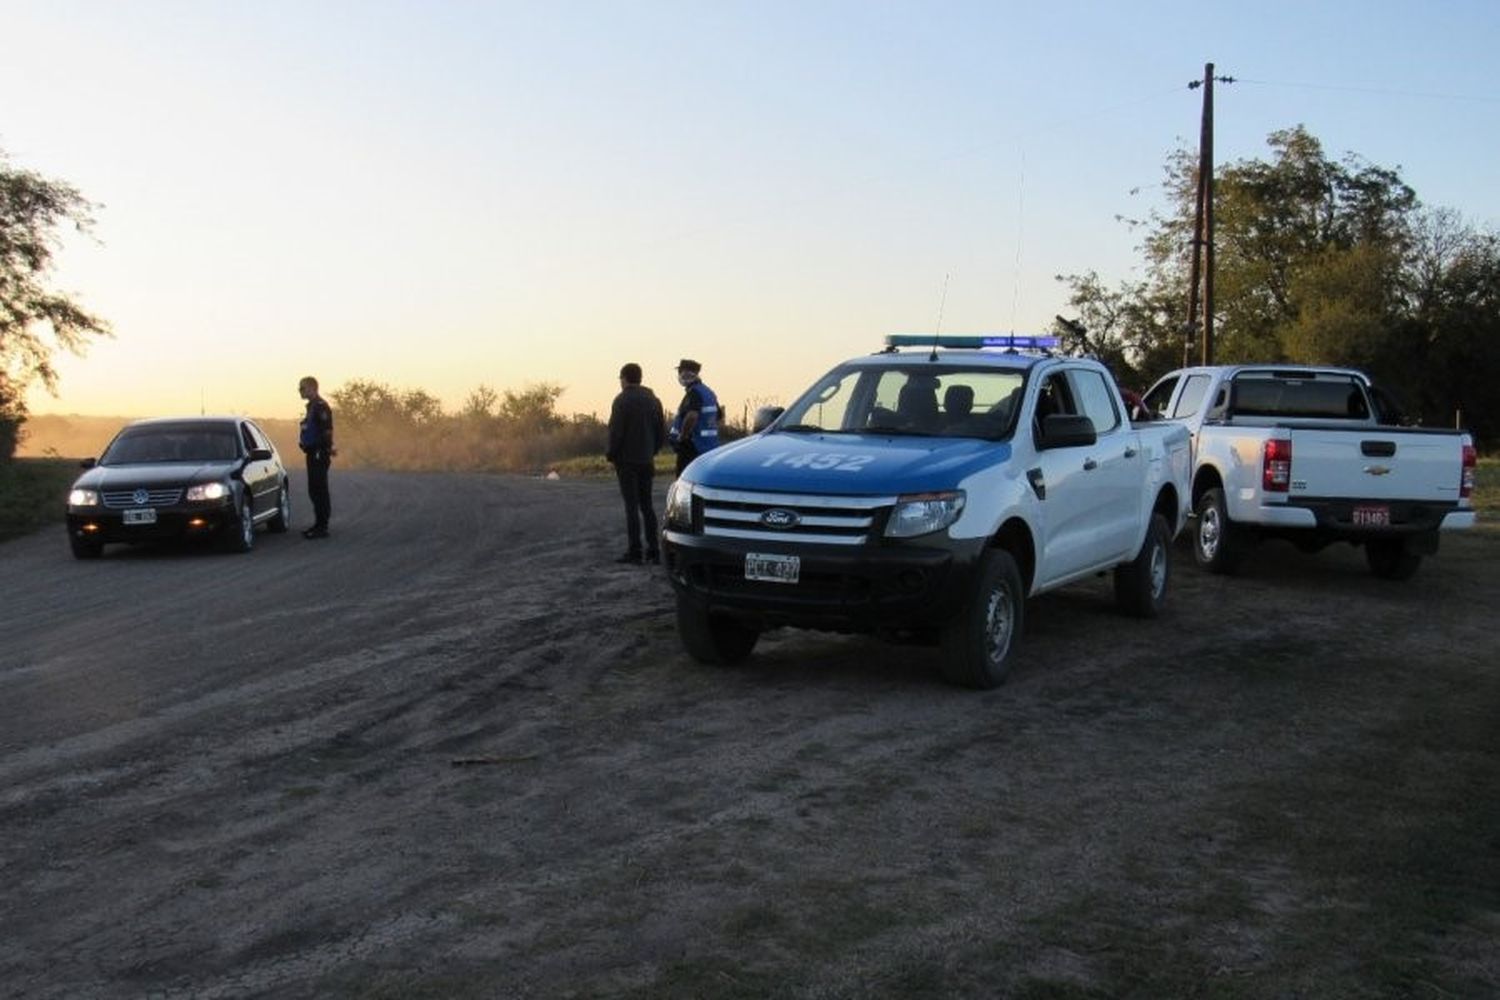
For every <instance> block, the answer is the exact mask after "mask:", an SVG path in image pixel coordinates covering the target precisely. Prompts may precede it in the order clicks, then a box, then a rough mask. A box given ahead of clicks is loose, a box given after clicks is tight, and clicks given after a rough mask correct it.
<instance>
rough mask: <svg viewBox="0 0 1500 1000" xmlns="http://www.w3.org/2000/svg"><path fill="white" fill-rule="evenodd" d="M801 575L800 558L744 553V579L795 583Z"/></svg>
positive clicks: (762, 553)
mask: <svg viewBox="0 0 1500 1000" xmlns="http://www.w3.org/2000/svg"><path fill="white" fill-rule="evenodd" d="M801 574H802V557H801V556H780V555H773V554H770V553H764V552H746V553H745V579H746V580H764V581H765V582H767V583H796V582H797V577H798V576H800V575H801Z"/></svg>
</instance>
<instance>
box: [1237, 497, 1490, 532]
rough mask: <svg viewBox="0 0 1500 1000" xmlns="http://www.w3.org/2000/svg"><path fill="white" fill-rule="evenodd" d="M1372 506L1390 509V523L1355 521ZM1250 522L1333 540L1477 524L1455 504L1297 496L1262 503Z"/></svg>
mask: <svg viewBox="0 0 1500 1000" xmlns="http://www.w3.org/2000/svg"><path fill="white" fill-rule="evenodd" d="M1372 507H1374V508H1384V509H1385V510H1386V511H1388V512H1389V517H1390V523H1389V524H1385V525H1380V526H1378V527H1377V526H1371V525H1367V524H1356V523H1355V521H1354V512H1355V510H1356V509H1357V508H1372ZM1251 524H1252V526H1255V527H1260V528H1267V529H1278V528H1284V529H1293V530H1295V529H1311V530H1316V531H1318V532H1319V533H1320V534H1322V535H1324V536H1326V537H1328V538H1332V539H1342V540H1347V541H1365V540H1368V539H1371V538H1399V537H1402V536H1407V535H1426V534H1431V533H1434V532H1436V531H1439V530H1460V529H1463V528H1470V527H1473V525H1474V512H1473V511H1472V510H1469V509H1467V508H1464V509H1460V508H1459V506H1458V505H1457V504H1453V503H1433V502H1429V501H1420V500H1359V499H1343V498H1338V499H1325V498H1318V497H1298V498H1297V499H1295V500H1291V501H1288V502H1287V503H1284V504H1263V505H1261V506H1260V507H1258V508H1256V516H1255V518H1254V519H1253V520H1252V522H1251Z"/></svg>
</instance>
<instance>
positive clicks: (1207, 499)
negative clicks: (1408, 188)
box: [1193, 489, 1245, 574]
mask: <svg viewBox="0 0 1500 1000" xmlns="http://www.w3.org/2000/svg"><path fill="white" fill-rule="evenodd" d="M1195 513H1196V514H1197V515H1198V521H1197V524H1196V525H1195V526H1194V528H1193V558H1194V560H1196V561H1197V563H1198V565H1199V566H1202V567H1203V568H1204V569H1206V570H1208V571H1209V572H1210V573H1220V574H1229V573H1233V572H1234V571H1235V570H1237V569H1239V566H1240V560H1241V559H1243V558H1244V557H1245V540H1244V537H1243V532H1242V531H1241V529H1239V528H1237V527H1235V525H1234V522H1232V521H1230V520H1229V511H1228V509H1227V508H1226V506H1225V504H1224V491H1223V490H1221V489H1212V490H1209V491H1208V492H1206V493H1204V494H1203V496H1202V497H1200V498H1199V500H1198V508H1197V510H1196V511H1195Z"/></svg>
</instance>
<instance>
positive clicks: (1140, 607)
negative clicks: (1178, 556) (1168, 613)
mask: <svg viewBox="0 0 1500 1000" xmlns="http://www.w3.org/2000/svg"><path fill="white" fill-rule="evenodd" d="M1171 537H1172V532H1171V529H1170V528H1168V527H1167V519H1166V518H1164V517H1162V516H1161V515H1160V514H1153V515H1152V516H1151V523H1150V524H1149V525H1148V526H1147V527H1146V540H1145V541H1143V542H1141V551H1140V552H1138V553H1136V556H1135V558H1134V559H1132V560H1131V561H1130V562H1128V563H1121V564H1120V565H1118V566H1116V567H1115V603H1116V604H1118V605H1119V606H1120V610H1121V611H1124V612H1125V613H1126V614H1128V615H1134V616H1135V617H1137V618H1155V617H1156V616H1157V615H1158V614H1160V613H1161V609H1162V605H1164V604H1165V603H1166V601H1167V580H1168V579H1169V578H1170V577H1171V575H1172V574H1171V560H1170V559H1169V553H1168V547H1169V546H1170V544H1171Z"/></svg>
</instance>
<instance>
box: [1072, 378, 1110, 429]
mask: <svg viewBox="0 0 1500 1000" xmlns="http://www.w3.org/2000/svg"><path fill="white" fill-rule="evenodd" d="M1069 374H1070V375H1071V376H1072V380H1073V388H1074V390H1075V391H1076V393H1075V398H1076V399H1077V400H1078V411H1077V412H1078V413H1079V414H1080V415H1082V416H1085V417H1088V418H1089V419H1090V420H1092V421H1093V422H1094V432H1095V433H1096V434H1104V433H1106V432H1107V431H1112V430H1114V429H1115V428H1116V427H1118V426H1120V412H1119V410H1117V409H1116V408H1115V398H1114V393H1112V392H1110V387H1109V383H1108V382H1107V381H1106V380H1105V378H1104V376H1103V375H1102V374H1100V373H1099V372H1093V371H1083V370H1078V371H1073V372H1070V373H1069Z"/></svg>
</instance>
